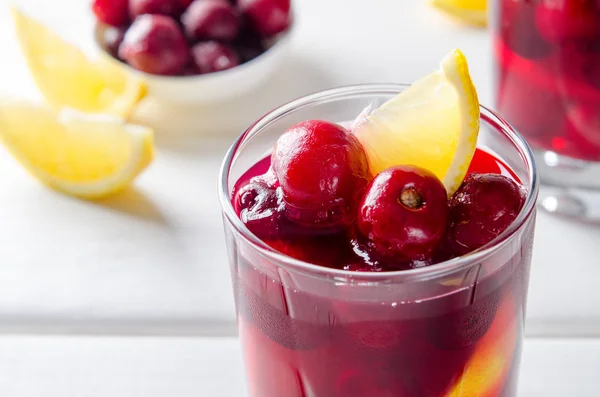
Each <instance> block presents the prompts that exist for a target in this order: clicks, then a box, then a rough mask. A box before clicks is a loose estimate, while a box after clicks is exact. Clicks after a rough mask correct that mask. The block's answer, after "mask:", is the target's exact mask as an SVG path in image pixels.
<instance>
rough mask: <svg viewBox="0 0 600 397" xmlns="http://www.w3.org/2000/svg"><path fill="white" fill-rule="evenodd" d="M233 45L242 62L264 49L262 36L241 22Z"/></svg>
mask: <svg viewBox="0 0 600 397" xmlns="http://www.w3.org/2000/svg"><path fill="white" fill-rule="evenodd" d="M234 45H235V47H236V49H237V50H238V53H239V54H240V58H241V60H242V62H248V61H251V60H253V59H254V58H256V57H258V56H259V55H261V54H262V53H264V52H265V51H266V47H265V43H264V42H263V40H262V38H261V37H260V36H259V35H258V33H256V32H255V30H254V29H253V28H252V27H251V26H249V25H248V24H243V26H242V28H241V31H240V34H239V35H238V37H237V39H236V40H235V42H234Z"/></svg>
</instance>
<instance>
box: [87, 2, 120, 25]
mask: <svg viewBox="0 0 600 397" xmlns="http://www.w3.org/2000/svg"><path fill="white" fill-rule="evenodd" d="M92 11H93V12H94V15H96V18H97V19H98V20H99V21H100V22H102V23H105V24H107V25H111V26H116V27H119V26H123V25H127V23H128V22H129V3H128V0H93V2H92Z"/></svg>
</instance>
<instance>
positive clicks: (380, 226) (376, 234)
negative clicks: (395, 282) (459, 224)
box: [358, 166, 448, 263]
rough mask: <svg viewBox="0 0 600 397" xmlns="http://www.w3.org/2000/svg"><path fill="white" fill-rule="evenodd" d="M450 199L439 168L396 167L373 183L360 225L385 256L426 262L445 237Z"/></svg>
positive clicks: (373, 246) (363, 204) (361, 210)
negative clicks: (431, 169) (432, 170)
mask: <svg viewBox="0 0 600 397" xmlns="http://www.w3.org/2000/svg"><path fill="white" fill-rule="evenodd" d="M447 205H448V204H447V193H446V189H445V188H444V185H442V183H441V182H440V180H439V179H438V178H437V177H436V176H435V175H434V174H432V173H431V172H429V171H427V170H424V169H421V168H419V167H415V166H397V167H391V168H388V169H386V170H384V171H382V172H380V173H379V175H377V176H376V177H375V179H373V181H372V182H371V184H370V185H369V187H368V188H367V192H366V194H365V196H364V197H363V199H362V202H361V203H360V207H359V213H358V229H359V231H360V233H361V234H362V236H363V237H364V238H365V239H366V240H367V244H368V246H369V247H370V248H371V249H372V250H373V251H374V252H375V254H376V255H377V256H379V257H381V258H385V259H386V260H390V259H391V260H392V261H393V262H398V263H402V262H406V261H411V262H412V261H417V262H425V261H428V260H429V258H430V257H431V256H432V254H433V252H434V250H435V249H436V247H437V245H438V244H439V243H440V241H441V240H442V238H443V237H444V232H445V230H446V221H447V218H448V207H447Z"/></svg>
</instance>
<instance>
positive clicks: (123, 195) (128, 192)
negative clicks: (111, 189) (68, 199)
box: [95, 186, 168, 225]
mask: <svg viewBox="0 0 600 397" xmlns="http://www.w3.org/2000/svg"><path fill="white" fill-rule="evenodd" d="M95 203H96V204H98V205H102V206H104V207H106V208H109V209H111V210H115V211H119V212H122V213H124V214H127V215H130V216H134V217H136V218H142V219H144V220H148V221H150V222H155V223H158V224H161V225H167V224H168V221H167V218H165V216H164V215H163V214H162V212H161V211H160V209H159V208H158V207H157V206H156V205H155V204H154V203H153V202H152V200H150V199H149V198H148V197H147V196H146V195H145V194H144V193H143V192H141V191H139V190H138V189H137V188H136V187H135V186H130V187H128V188H126V189H125V190H123V191H122V192H120V193H117V194H115V195H114V196H111V197H107V198H105V199H101V200H97V201H95Z"/></svg>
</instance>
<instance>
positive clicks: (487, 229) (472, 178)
mask: <svg viewBox="0 0 600 397" xmlns="http://www.w3.org/2000/svg"><path fill="white" fill-rule="evenodd" d="M524 203H525V191H524V190H523V188H521V186H519V185H518V184H517V183H516V182H515V181H513V180H512V179H509V178H507V177H505V176H504V175H499V174H471V175H469V176H467V178H466V179H465V180H464V182H463V183H462V185H461V186H460V188H459V189H458V191H457V192H456V193H454V196H452V198H451V199H450V225H449V228H448V233H449V236H448V237H449V240H450V242H451V243H452V245H453V248H454V251H455V252H456V254H458V255H464V254H467V253H469V252H471V251H474V250H476V249H478V248H479V247H482V246H483V245H485V244H487V243H489V242H490V241H492V240H493V239H494V238H496V237H497V236H498V235H500V234H501V233H502V232H504V231H505V230H506V229H507V228H508V227H509V226H510V224H511V223H512V222H513V221H514V220H515V218H516V217H517V215H518V214H519V212H520V211H521V208H522V207H523V204H524Z"/></svg>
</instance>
